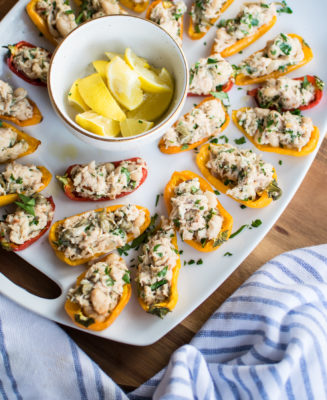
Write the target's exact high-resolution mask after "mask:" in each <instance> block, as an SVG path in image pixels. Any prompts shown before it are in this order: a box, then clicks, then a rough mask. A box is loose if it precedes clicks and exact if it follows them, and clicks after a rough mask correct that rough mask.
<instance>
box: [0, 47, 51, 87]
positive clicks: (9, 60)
mask: <svg viewBox="0 0 327 400" xmlns="http://www.w3.org/2000/svg"><path fill="white" fill-rule="evenodd" d="M21 47H30V48H31V49H35V48H36V47H38V46H34V45H33V44H31V43H29V42H25V41H24V40H22V41H21V42H18V43H16V44H13V45H9V46H8V50H9V52H8V56H7V65H8V67H9V68H10V70H11V71H12V72H13V73H14V74H16V75H17V76H19V77H20V78H22V79H23V80H24V81H25V82H28V83H30V84H31V85H35V86H44V87H46V86H47V84H46V82H42V81H41V80H40V79H31V78H29V77H28V76H27V75H26V74H24V72H22V71H20V70H19V69H17V68H16V67H15V65H14V57H15V55H16V54H17V52H18V50H19V49H20V48H21ZM44 50H46V49H44ZM47 51H48V50H47ZM49 56H50V57H51V56H52V54H51V53H49Z"/></svg>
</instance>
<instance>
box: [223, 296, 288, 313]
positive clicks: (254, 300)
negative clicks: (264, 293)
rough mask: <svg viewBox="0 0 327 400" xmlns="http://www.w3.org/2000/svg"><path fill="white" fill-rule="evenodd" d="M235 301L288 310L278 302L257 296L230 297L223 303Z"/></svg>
mask: <svg viewBox="0 0 327 400" xmlns="http://www.w3.org/2000/svg"><path fill="white" fill-rule="evenodd" d="M237 301H243V302H247V303H260V304H267V305H269V306H273V307H278V308H280V309H282V310H288V309H289V307H287V306H286V305H285V304H283V303H281V302H280V301H277V300H272V299H267V298H265V297H259V296H233V297H230V298H229V299H227V300H226V301H225V303H232V302H237Z"/></svg>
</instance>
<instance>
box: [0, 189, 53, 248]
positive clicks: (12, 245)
mask: <svg viewBox="0 0 327 400" xmlns="http://www.w3.org/2000/svg"><path fill="white" fill-rule="evenodd" d="M46 199H47V200H48V201H49V203H50V204H51V207H52V210H53V211H54V210H55V207H56V206H55V203H54V201H53V199H52V196H50V197H47V198H46ZM51 222H52V218H51V219H50V220H49V221H48V222H47V224H46V226H45V227H44V228H43V229H42V230H41V231H40V233H39V234H38V235H37V236H35V237H34V238H32V239H29V240H27V241H26V242H25V243H23V244H16V243H12V242H6V241H5V240H4V239H3V238H1V239H0V244H1V246H2V247H3V248H4V249H5V250H8V251H22V250H25V249H27V247H29V246H30V245H31V244H33V243H35V242H36V241H37V240H39V239H40V237H41V236H43V235H44V234H45V233H46V231H47V230H48V229H49V228H50V225H51Z"/></svg>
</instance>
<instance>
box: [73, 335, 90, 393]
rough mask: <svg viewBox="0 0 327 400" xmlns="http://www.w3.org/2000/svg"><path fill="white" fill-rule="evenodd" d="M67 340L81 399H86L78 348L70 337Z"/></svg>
mask: <svg viewBox="0 0 327 400" xmlns="http://www.w3.org/2000/svg"><path fill="white" fill-rule="evenodd" d="M68 341H69V344H70V348H71V351H72V356H73V362H74V368H75V373H76V378H77V386H78V389H79V392H80V395H81V399H82V400H87V394H86V389H85V384H84V378H83V370H82V367H81V363H80V360H79V355H78V349H77V346H76V344H75V343H74V342H73V340H72V339H71V338H70V337H68Z"/></svg>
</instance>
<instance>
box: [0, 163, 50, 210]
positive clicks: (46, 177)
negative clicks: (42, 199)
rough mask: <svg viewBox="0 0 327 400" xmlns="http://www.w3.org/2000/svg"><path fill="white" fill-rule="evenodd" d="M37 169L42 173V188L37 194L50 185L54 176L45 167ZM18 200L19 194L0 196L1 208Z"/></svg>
mask: <svg viewBox="0 0 327 400" xmlns="http://www.w3.org/2000/svg"><path fill="white" fill-rule="evenodd" d="M37 169H38V170H40V171H41V172H42V186H41V187H40V188H39V189H38V190H37V191H36V193H39V192H41V191H42V190H43V189H45V188H46V187H47V186H48V185H49V183H50V181H51V178H52V175H51V173H50V172H49V171H48V170H47V169H46V168H45V167H37ZM23 194H24V193H23ZM18 199H19V196H18V194H17V193H11V194H5V195H3V196H0V207H3V206H6V205H8V204H10V203H13V202H14V201H16V200H18Z"/></svg>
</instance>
